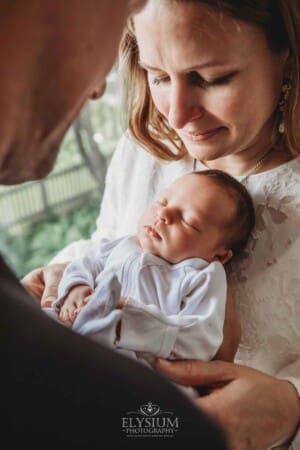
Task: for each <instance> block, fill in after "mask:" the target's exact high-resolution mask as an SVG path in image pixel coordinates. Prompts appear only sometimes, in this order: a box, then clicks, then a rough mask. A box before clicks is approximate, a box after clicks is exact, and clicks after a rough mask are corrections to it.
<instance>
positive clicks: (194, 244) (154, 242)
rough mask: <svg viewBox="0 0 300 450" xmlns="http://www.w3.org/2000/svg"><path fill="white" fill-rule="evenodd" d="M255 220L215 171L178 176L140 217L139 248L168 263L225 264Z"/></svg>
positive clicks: (237, 188) (240, 194)
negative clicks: (199, 261)
mask: <svg viewBox="0 0 300 450" xmlns="http://www.w3.org/2000/svg"><path fill="white" fill-rule="evenodd" d="M254 222H255V216H254V208H253V203H252V200H251V197H250V195H249V194H248V192H247V190H246V189H245V188H244V186H243V185H242V184H240V183H239V182H238V181H236V180H235V179H234V178H233V177H231V176H230V175H227V174H226V173H224V172H222V171H219V170H205V171H201V172H193V173H191V174H188V175H184V176H182V177H180V178H179V179H177V180H176V181H175V182H173V183H172V184H171V185H170V186H169V187H168V188H167V189H165V190H164V191H163V192H162V193H161V195H160V196H159V198H158V200H157V201H156V202H155V203H153V204H152V205H151V206H150V208H149V209H148V210H146V212H145V213H144V214H143V215H142V217H141V219H140V221H139V224H138V238H139V241H140V244H141V246H142V248H143V249H144V250H145V251H148V252H151V253H153V254H155V255H157V256H160V257H162V258H164V259H165V260H167V261H169V262H170V263H177V262H180V261H182V260H184V259H187V258H193V257H197V258H202V259H204V260H206V261H209V262H212V261H220V262H221V263H222V264H225V263H226V262H227V261H229V260H230V259H231V257H232V256H233V255H236V254H237V253H239V252H240V251H241V250H242V249H243V248H244V246H245V245H246V242H247V240H248V238H249V236H250V233H251V231H252V230H253V227H254Z"/></svg>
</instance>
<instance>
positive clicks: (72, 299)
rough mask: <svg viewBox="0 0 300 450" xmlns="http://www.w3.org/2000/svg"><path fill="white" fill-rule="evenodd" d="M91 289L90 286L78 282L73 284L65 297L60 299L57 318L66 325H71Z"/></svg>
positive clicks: (85, 302) (87, 299)
mask: <svg viewBox="0 0 300 450" xmlns="http://www.w3.org/2000/svg"><path fill="white" fill-rule="evenodd" d="M92 293H93V290H92V289H91V287H90V286H88V285H85V284H80V285H76V286H73V287H72V288H71V289H70V290H69V292H68V294H67V295H66V297H65V298H64V299H62V300H61V307H60V310H59V318H60V320H61V321H62V322H64V323H65V324H66V325H69V326H71V325H72V324H73V323H74V321H75V319H76V317H77V316H78V314H79V312H80V310H81V309H82V308H83V307H84V306H85V305H86V304H87V302H88V301H89V299H90V297H91V294H92Z"/></svg>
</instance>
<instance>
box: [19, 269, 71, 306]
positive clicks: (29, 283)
mask: <svg viewBox="0 0 300 450" xmlns="http://www.w3.org/2000/svg"><path fill="white" fill-rule="evenodd" d="M67 265H68V262H66V263H60V264H51V265H49V266H45V267H39V268H38V269H35V270H33V271H31V272H29V273H28V274H27V275H25V277H24V278H22V280H21V283H22V284H23V286H24V287H25V289H27V291H28V292H29V293H30V294H31V295H33V297H34V298H35V299H36V300H37V301H38V302H39V303H40V305H41V307H50V306H51V304H52V302H53V301H54V300H55V299H56V297H57V288H58V285H59V282H60V280H61V277H62V274H63V272H64V270H65V268H66V266H67Z"/></svg>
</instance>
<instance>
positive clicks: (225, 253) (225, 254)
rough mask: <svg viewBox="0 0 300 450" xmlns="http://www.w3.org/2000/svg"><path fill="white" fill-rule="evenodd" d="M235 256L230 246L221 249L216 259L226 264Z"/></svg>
mask: <svg viewBox="0 0 300 450" xmlns="http://www.w3.org/2000/svg"><path fill="white" fill-rule="evenodd" d="M232 257H233V252H232V250H231V249H229V248H224V249H222V250H221V251H219V252H218V253H217V254H216V255H215V257H214V261H219V262H220V263H221V264H223V265H224V264H226V263H227V262H228V261H229V260H230V259H231V258H232Z"/></svg>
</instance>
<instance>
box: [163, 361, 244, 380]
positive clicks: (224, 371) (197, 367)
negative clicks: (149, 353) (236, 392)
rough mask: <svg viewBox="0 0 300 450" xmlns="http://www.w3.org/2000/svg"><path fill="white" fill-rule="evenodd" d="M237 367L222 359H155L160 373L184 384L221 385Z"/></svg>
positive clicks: (233, 376) (231, 377)
mask: <svg viewBox="0 0 300 450" xmlns="http://www.w3.org/2000/svg"><path fill="white" fill-rule="evenodd" d="M237 367H238V366H236V365H234V364H233V363H229V362H224V361H209V362H203V361H198V360H182V361H167V360H164V359H160V358H158V359H157V360H156V369H157V370H158V371H159V372H160V373H162V374H163V375H165V376H166V377H167V378H170V379H171V380H173V381H175V382H176V383H179V384H183V385H184V386H222V385H224V384H226V383H229V382H230V381H232V380H233V379H234V378H235V374H236V370H237Z"/></svg>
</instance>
